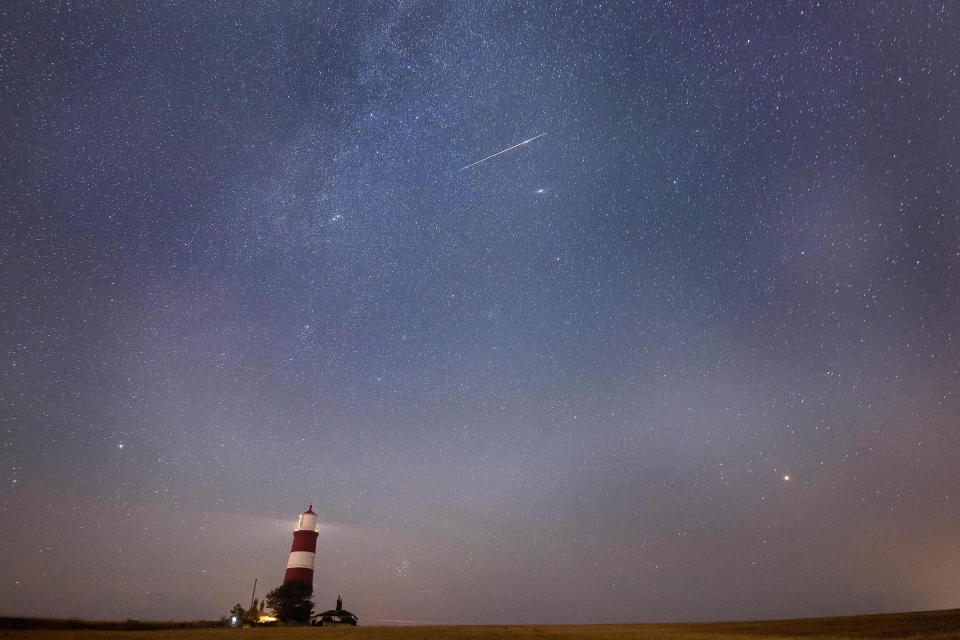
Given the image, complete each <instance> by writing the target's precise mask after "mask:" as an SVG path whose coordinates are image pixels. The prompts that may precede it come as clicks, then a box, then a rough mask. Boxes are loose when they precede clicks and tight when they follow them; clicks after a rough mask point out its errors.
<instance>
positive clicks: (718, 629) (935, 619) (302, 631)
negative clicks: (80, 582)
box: [0, 609, 960, 640]
mask: <svg viewBox="0 0 960 640" xmlns="http://www.w3.org/2000/svg"><path fill="white" fill-rule="evenodd" d="M958 637H960V609H953V610H948V611H929V612H919V613H902V614H889V615H874V616H855V617H843V618H810V619H804V620H773V621H762V622H721V623H711V624H611V625H510V626H449V627H439V626H438V627H362V626H361V627H323V628H320V627H293V628H262V629H227V628H216V629H163V630H154V631H106V630H97V629H65V630H47V629H22V630H21V629H0V638H2V639H3V640H7V639H10V640H42V639H47V638H49V639H51V640H54V639H55V640H160V639H161V638H162V639H163V640H166V639H168V638H170V639H174V640H308V639H309V640H340V639H341V638H351V639H355V640H420V639H425V640H431V639H436V640H474V639H476V640H479V639H481V638H483V639H486V638H491V639H493V640H550V639H556V640H572V639H574V638H577V639H579V638H587V639H591V638H592V639H596V640H620V639H624V640H625V639H627V638H631V639H640V640H707V639H711V638H715V639H718V640H740V639H746V638H750V639H771V640H772V639H777V640H787V639H791V638H796V639H802V640H839V639H841V638H844V639H850V638H863V639H866V638H877V639H880V638H882V639H894V638H900V639H904V640H948V639H950V640H953V639H956V638H958Z"/></svg>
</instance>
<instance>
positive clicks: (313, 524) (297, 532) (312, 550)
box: [283, 505, 320, 587]
mask: <svg viewBox="0 0 960 640" xmlns="http://www.w3.org/2000/svg"><path fill="white" fill-rule="evenodd" d="M319 535H320V534H319V533H318V532H317V514H315V513H314V512H313V505H310V508H308V509H307V510H306V511H304V512H303V513H301V514H300V520H299V521H298V522H297V528H296V529H294V530H293V546H292V547H290V560H288V561H287V572H286V573H285V574H284V575H283V584H287V583H288V582H293V581H294V580H299V581H302V582H306V583H307V584H308V585H310V586H311V587H312V586H313V561H314V559H315V558H316V556H317V536H319Z"/></svg>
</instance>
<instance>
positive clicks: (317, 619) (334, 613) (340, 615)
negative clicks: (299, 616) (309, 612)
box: [310, 596, 358, 627]
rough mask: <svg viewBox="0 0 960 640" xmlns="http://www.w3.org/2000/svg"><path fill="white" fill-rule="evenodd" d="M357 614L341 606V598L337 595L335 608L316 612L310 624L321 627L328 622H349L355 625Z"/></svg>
mask: <svg viewBox="0 0 960 640" xmlns="http://www.w3.org/2000/svg"><path fill="white" fill-rule="evenodd" d="M357 622H358V620H357V616H355V615H353V614H352V613H350V612H349V611H347V610H346V609H344V608H343V600H341V599H340V596H337V608H336V609H330V610H329V611H324V612H323V613H318V614H316V615H314V616H313V618H312V620H311V622H310V624H313V625H316V626H318V627H322V626H325V625H328V624H349V625H352V626H354V627H355V626H357Z"/></svg>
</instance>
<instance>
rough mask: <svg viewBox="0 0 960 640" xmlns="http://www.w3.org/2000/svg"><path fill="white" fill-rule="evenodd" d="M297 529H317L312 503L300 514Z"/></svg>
mask: <svg viewBox="0 0 960 640" xmlns="http://www.w3.org/2000/svg"><path fill="white" fill-rule="evenodd" d="M296 530H297V531H318V530H319V528H318V527H317V514H316V513H314V512H313V505H310V506H309V507H308V508H307V510H306V511H304V512H303V513H301V514H300V520H299V521H298V522H297V529H296Z"/></svg>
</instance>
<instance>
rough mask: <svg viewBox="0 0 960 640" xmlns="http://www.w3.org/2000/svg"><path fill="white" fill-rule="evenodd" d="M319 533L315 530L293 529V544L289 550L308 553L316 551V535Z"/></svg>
mask: <svg viewBox="0 0 960 640" xmlns="http://www.w3.org/2000/svg"><path fill="white" fill-rule="evenodd" d="M319 535H320V534H319V533H317V532H316V531H294V532H293V546H292V547H290V551H291V552H293V551H309V552H310V553H316V552H317V536H319Z"/></svg>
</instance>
